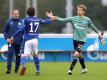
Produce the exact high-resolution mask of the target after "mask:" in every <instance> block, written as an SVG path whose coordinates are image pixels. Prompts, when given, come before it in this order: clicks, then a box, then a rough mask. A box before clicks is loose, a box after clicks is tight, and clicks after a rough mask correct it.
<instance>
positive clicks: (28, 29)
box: [13, 17, 51, 40]
mask: <svg viewBox="0 0 107 80" xmlns="http://www.w3.org/2000/svg"><path fill="white" fill-rule="evenodd" d="M49 23H51V19H50V18H49V19H46V20H43V19H40V18H37V17H26V18H25V19H23V22H22V27H21V28H20V29H19V30H18V31H17V32H16V33H15V35H14V36H16V35H17V34H18V33H19V32H21V31H23V32H24V40H30V39H33V38H38V36H39V33H38V29H39V25H40V24H49ZM14 36H13V37H14Z"/></svg>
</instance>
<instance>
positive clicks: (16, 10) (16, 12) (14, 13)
mask: <svg viewBox="0 0 107 80" xmlns="http://www.w3.org/2000/svg"><path fill="white" fill-rule="evenodd" d="M12 17H13V18H14V19H18V18H19V10H18V9H14V10H13V11H12Z"/></svg>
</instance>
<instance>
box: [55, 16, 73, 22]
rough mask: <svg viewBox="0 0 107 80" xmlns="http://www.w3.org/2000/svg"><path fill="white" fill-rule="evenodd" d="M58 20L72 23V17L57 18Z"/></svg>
mask: <svg viewBox="0 0 107 80" xmlns="http://www.w3.org/2000/svg"><path fill="white" fill-rule="evenodd" d="M56 20H57V21H60V22H71V20H72V17H68V18H61V17H56Z"/></svg>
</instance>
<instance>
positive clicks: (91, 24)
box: [89, 19, 99, 34]
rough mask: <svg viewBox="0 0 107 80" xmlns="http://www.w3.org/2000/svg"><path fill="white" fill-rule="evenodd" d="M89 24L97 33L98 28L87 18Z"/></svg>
mask: <svg viewBox="0 0 107 80" xmlns="http://www.w3.org/2000/svg"><path fill="white" fill-rule="evenodd" d="M89 25H90V26H91V28H92V29H93V30H94V31H95V32H96V33H97V34H98V33H99V31H98V29H97V28H96V26H95V25H94V24H93V23H92V21H91V19H90V20H89Z"/></svg>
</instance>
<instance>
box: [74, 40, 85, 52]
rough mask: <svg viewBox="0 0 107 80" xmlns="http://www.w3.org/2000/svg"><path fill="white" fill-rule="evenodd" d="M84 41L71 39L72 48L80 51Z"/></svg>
mask: <svg viewBox="0 0 107 80" xmlns="http://www.w3.org/2000/svg"><path fill="white" fill-rule="evenodd" d="M84 44H85V42H82V41H77V40H73V46H74V50H76V51H78V52H81V51H82V48H83V45H84Z"/></svg>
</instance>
